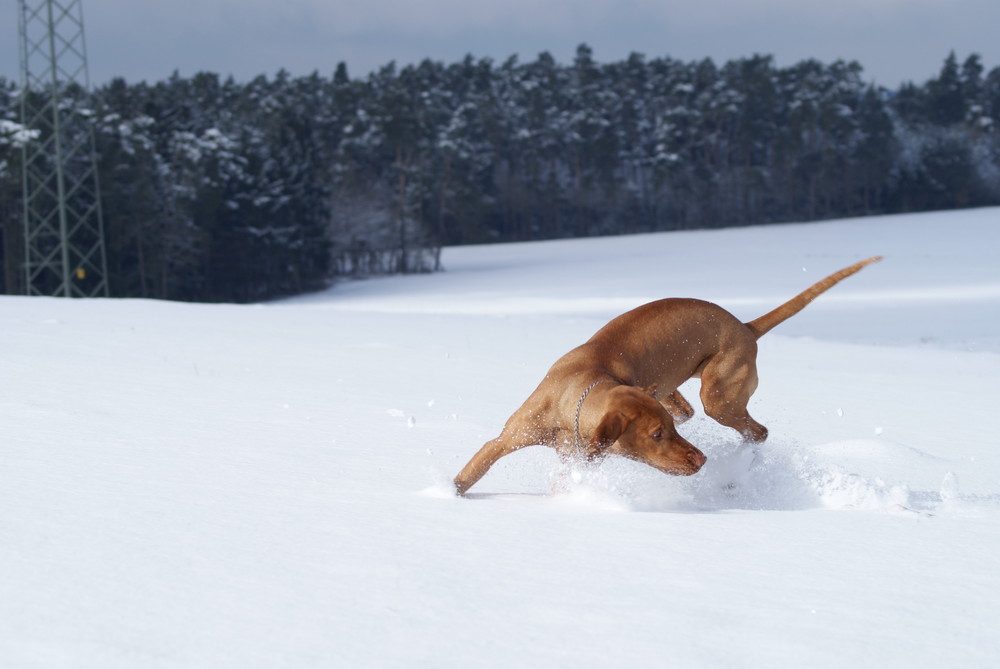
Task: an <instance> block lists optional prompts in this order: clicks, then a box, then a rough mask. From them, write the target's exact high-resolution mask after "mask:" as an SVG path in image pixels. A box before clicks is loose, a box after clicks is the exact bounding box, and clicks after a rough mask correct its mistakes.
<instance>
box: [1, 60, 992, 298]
mask: <svg viewBox="0 0 1000 669" xmlns="http://www.w3.org/2000/svg"><path fill="white" fill-rule="evenodd" d="M72 94H74V95H76V96H78V97H79V98H80V100H79V102H80V106H81V107H82V108H83V109H85V110H86V113H87V115H88V116H89V117H90V118H92V119H93V123H94V127H95V133H96V146H97V152H98V161H99V162H98V165H99V170H98V171H99V178H100V184H101V193H102V203H103V218H104V230H105V240H106V248H107V257H108V274H109V282H110V287H111V294H112V295H113V296H116V297H149V298H159V299H171V300H188V301H214V302H218V301H235V302H250V301H259V300H267V299H272V298H276V297H280V296H285V295H292V294H297V293H301V292H305V291H311V290H316V289H320V288H322V287H324V286H326V285H329V283H330V282H331V281H335V280H337V279H338V278H341V277H361V276H369V275H374V274H381V273H400V272H401V273H406V272H425V271H434V270H438V269H442V268H441V262H440V250H441V247H442V246H445V245H456V244H470V243H492V242H506V241H515V240H518V241H519V240H536V239H549V238H562V237H581V236H592V235H613V234H622V233H632V232H647V231H661V230H678V229H693V228H714V227H728V226H738V225H756V224H765V223H782V222H790V221H812V220H821V219H827V218H835V217H844V216H864V215H870V214H885V213H895V212H912V211H921V210H932V209H949V208H960V207H974V206H983V205H995V204H1000V125H998V124H1000V67H994V68H993V69H991V70H989V71H987V69H986V68H985V66H984V65H983V63H982V62H981V59H980V57H979V56H977V55H975V54H973V55H970V56H968V57H967V58H965V59H964V60H960V59H959V58H958V57H957V56H956V55H955V54H954V53H952V54H949V55H948V56H947V58H945V60H944V63H943V65H942V67H941V69H940V71H939V72H938V73H936V74H934V75H933V76H930V77H929V78H928V80H927V81H926V82H924V83H919V84H918V83H913V82H907V83H903V84H901V85H900V86H899V87H897V88H896V89H891V90H890V89H886V88H882V87H876V86H874V85H873V84H871V83H869V82H867V81H866V80H865V76H864V71H863V68H862V66H861V65H860V64H859V63H857V62H844V61H836V62H833V63H822V62H819V61H816V60H807V61H803V62H800V63H797V64H794V65H792V66H788V67H779V66H777V65H776V64H775V62H774V59H773V58H772V57H770V56H764V55H757V56H753V57H748V58H743V59H738V60H732V61H728V62H726V63H724V64H721V65H717V64H716V63H714V62H713V61H712V60H709V59H706V60H701V61H696V62H681V61H679V60H674V59H671V58H667V57H659V58H646V57H645V56H643V55H641V54H632V55H631V56H629V57H628V58H627V59H625V60H622V61H618V62H610V63H599V62H596V61H595V60H594V59H593V54H592V51H591V49H590V48H588V47H587V46H586V45H581V46H580V47H579V48H578V49H577V52H576V56H575V58H574V59H573V61H572V62H571V63H568V64H560V63H558V62H557V61H556V60H555V59H554V58H553V57H552V56H551V55H550V54H548V53H542V54H540V55H539V56H538V57H537V58H535V59H534V60H533V61H531V62H520V61H519V60H518V59H517V58H516V57H511V58H509V59H508V60H506V61H505V62H503V63H497V62H494V61H493V60H490V59H487V58H478V59H477V58H475V57H473V56H471V55H470V56H467V57H466V58H465V59H463V60H461V61H459V62H454V63H442V62H434V61H430V60H427V61H424V62H421V63H419V64H415V65H407V66H404V67H399V66H397V65H396V64H394V63H390V64H388V65H386V66H384V67H382V68H381V69H379V70H377V71H375V72H373V73H371V74H369V75H366V76H364V77H358V78H352V77H351V76H350V75H349V73H348V70H347V66H346V65H345V64H344V63H340V64H338V65H337V66H336V68H335V70H334V72H333V73H332V74H331V75H329V76H325V75H322V74H320V73H318V72H317V73H314V74H312V75H310V76H305V77H293V76H291V75H289V74H288V73H286V72H279V73H278V74H277V75H275V76H273V77H267V76H260V77H257V78H256V79H254V80H252V81H249V82H245V83H241V82H237V81H234V80H233V79H232V78H228V79H224V78H222V77H220V76H219V75H217V74H212V73H200V74H197V75H194V76H192V77H189V78H187V77H182V76H180V75H178V74H175V75H174V76H173V77H171V78H170V79H168V80H166V81H160V82H156V83H147V82H140V83H128V82H126V81H125V80H123V79H115V80H112V81H111V82H110V83H107V84H105V85H102V86H99V87H96V88H95V89H94V90H93V91H90V92H85V91H82V90H78V91H74V92H73V93H72ZM20 96H21V91H20V90H19V87H18V85H17V84H16V83H15V82H11V81H8V80H5V79H2V78H0V230H2V233H3V234H2V238H0V243H2V254H0V258H2V262H3V271H2V272H0V281H2V283H0V292H4V293H10V294H19V293H23V292H24V286H23V283H24V277H23V271H22V270H21V264H22V263H23V251H24V249H23V245H24V241H23V235H24V231H23V218H22V213H21V212H22V202H21V199H22V192H21V190H22V177H21V173H20V171H21V167H20V154H21V146H22V145H23V143H24V142H30V141H34V140H33V139H32V136H31V133H29V132H25V128H24V127H23V126H21V125H19V123H18V119H19V104H20V103H19V100H20Z"/></svg>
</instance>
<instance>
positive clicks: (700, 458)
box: [691, 451, 708, 469]
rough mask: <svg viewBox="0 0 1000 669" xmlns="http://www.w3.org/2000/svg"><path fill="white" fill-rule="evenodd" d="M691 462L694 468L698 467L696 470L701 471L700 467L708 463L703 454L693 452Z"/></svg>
mask: <svg viewBox="0 0 1000 669" xmlns="http://www.w3.org/2000/svg"><path fill="white" fill-rule="evenodd" d="M691 462H692V463H694V464H695V466H697V467H698V469H701V468H702V466H704V464H705V463H706V462H708V458H706V457H705V454H704V453H702V452H701V451H695V452H694V453H692V454H691Z"/></svg>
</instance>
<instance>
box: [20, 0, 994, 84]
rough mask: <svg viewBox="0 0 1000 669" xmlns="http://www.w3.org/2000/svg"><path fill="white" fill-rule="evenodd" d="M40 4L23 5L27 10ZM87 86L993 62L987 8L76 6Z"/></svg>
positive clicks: (245, 0) (656, 3)
mask: <svg viewBox="0 0 1000 669" xmlns="http://www.w3.org/2000/svg"><path fill="white" fill-rule="evenodd" d="M41 2H42V0H28V3H29V5H30V6H35V5H37V4H39V3H41ZM82 2H83V11H84V21H85V25H86V30H87V49H88V55H89V61H90V81H91V82H92V83H93V84H95V85H100V84H103V83H106V82H108V81H110V80H111V79H112V78H114V77H124V78H125V79H126V80H128V81H130V82H136V81H140V80H146V81H150V82H153V81H159V80H162V79H166V78H168V77H169V76H170V75H171V74H172V73H173V72H174V71H175V70H176V71H179V72H180V74H181V75H183V76H190V75H193V74H195V73H197V72H200V71H209V72H216V73H218V74H221V75H223V76H225V75H233V76H234V77H235V78H236V79H237V80H240V81H247V80H250V79H252V78H254V77H256V76H257V75H260V74H266V75H273V74H274V73H276V72H277V71H278V70H280V69H285V70H287V71H289V72H290V73H292V74H293V75H307V74H310V73H312V72H314V71H318V72H319V73H320V74H324V75H330V74H332V73H333V71H334V70H335V68H336V65H337V63H338V62H340V61H344V62H345V63H346V64H347V67H348V72H349V73H350V74H351V76H364V75H366V74H367V73H368V72H371V71H372V70H375V69H378V68H379V67H381V66H383V65H385V64H387V63H389V62H390V61H396V62H397V63H398V64H400V65H404V64H408V63H416V62H419V61H420V60H423V59H424V58H431V59H433V60H439V61H444V62H455V61H457V60H460V59H462V58H463V57H465V55H467V54H472V55H473V56H475V57H477V58H478V57H489V58H492V59H493V60H495V61H497V62H503V61H504V60H506V59H507V58H508V57H510V56H511V55H517V56H518V57H519V58H520V59H521V60H522V61H530V60H533V59H534V58H535V57H536V56H537V55H538V54H539V53H541V52H542V51H548V52H550V53H551V54H552V55H553V56H554V57H555V58H556V59H557V60H558V61H560V62H563V63H568V62H571V61H572V58H573V55H574V53H575V51H576V47H577V45H579V44H581V43H586V44H588V45H589V46H590V47H591V48H592V49H593V52H594V58H595V59H596V60H597V61H598V62H612V61H618V60H622V59H624V58H626V57H627V56H628V55H629V54H630V53H632V52H638V53H642V54H644V55H646V56H647V57H648V58H653V57H661V56H670V57H672V58H677V59H680V60H684V61H690V60H700V59H702V58H705V57H710V58H712V59H713V60H715V61H716V62H717V63H722V62H725V61H726V60H729V59H733V58H740V57H746V56H751V55H753V54H758V53H760V54H771V55H773V56H774V57H775V60H776V62H777V64H778V65H780V66H787V65H791V64H794V63H796V62H798V61H801V60H804V59H807V58H816V59H819V60H821V61H824V62H831V61H834V60H836V59H844V60H857V61H858V62H860V63H861V64H862V66H863V67H864V75H865V78H866V79H867V80H869V81H874V82H875V83H878V84H880V85H883V86H887V87H890V88H893V87H896V86H898V85H899V84H900V83H901V82H903V81H913V82H916V83H922V82H924V81H926V80H927V79H929V78H930V77H932V76H934V75H936V74H937V72H938V71H939V70H940V68H941V64H942V62H943V61H944V59H945V58H946V57H947V55H948V53H949V52H950V51H952V50H954V51H955V52H956V55H957V56H958V57H959V59H960V60H964V59H965V57H966V56H968V55H969V54H971V53H978V54H979V55H980V56H982V60H983V64H984V65H985V66H986V68H987V70H989V69H992V68H993V67H996V66H1000V39H998V37H997V26H1000V2H998V1H997V0H837V2H830V0H822V1H814V0H754V2H747V1H746V0H697V1H692V0H545V2H538V0H474V1H471V2H470V1H469V0H422V1H419V2H417V1H415V0H365V2H357V0H280V1H279V2H276V1H274V0H171V2H166V3H147V2H135V0H82ZM17 7H18V4H16V3H7V5H6V8H5V10H4V14H3V15H0V26H2V28H0V76H2V77H6V78H8V79H13V80H19V79H20V74H19V62H20V59H19V57H18V46H17V42H18V29H17V23H18V10H17Z"/></svg>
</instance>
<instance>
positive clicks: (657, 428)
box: [590, 386, 707, 476]
mask: <svg viewBox="0 0 1000 669" xmlns="http://www.w3.org/2000/svg"><path fill="white" fill-rule="evenodd" d="M590 445H591V447H592V448H593V449H595V450H596V451H599V452H602V453H608V454H613V455H621V456H624V457H626V458H629V459H631V460H636V461H638V462H642V463H644V464H647V465H649V466H651V467H655V468H656V469H659V470H660V471H661V472H664V473H666V474H674V475H680V476H690V475H691V474H694V473H696V472H697V471H698V470H699V469H701V467H702V465H704V464H705V461H706V460H707V458H706V457H705V455H704V454H703V453H702V452H701V451H699V450H698V449H697V448H695V447H694V446H692V445H691V443H690V442H688V441H687V440H686V439H684V437H682V436H681V435H679V434H677V430H676V428H675V427H674V419H673V418H672V417H671V416H670V414H668V413H667V412H666V410H665V409H664V408H663V406H662V405H661V404H660V403H659V401H657V400H656V399H655V398H654V397H653V396H652V395H651V394H649V393H648V392H646V391H643V390H642V389H640V388H636V387H633V386H618V387H616V388H613V389H612V390H611V392H609V393H608V396H607V403H606V407H605V412H604V415H603V416H602V417H601V421H600V423H599V424H598V426H597V430H595V432H594V436H593V437H592V438H591V444H590Z"/></svg>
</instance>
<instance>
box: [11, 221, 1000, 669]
mask: <svg viewBox="0 0 1000 669" xmlns="http://www.w3.org/2000/svg"><path fill="white" fill-rule="evenodd" d="M998 223H1000V209H995V208H994V209H980V210H969V211H961V212H944V213H933V214H921V215H905V216H894V217H885V218H868V219H858V220H845V221H834V222H828V223H817V224H809V225H781V226H770V227H766V228H746V229H731V230H718V231H702V232H680V233H669V234H654V235H640V236H633V237H615V238H603V239H585V240H573V241H558V242H542V243H533V244H511V245H503V246H482V247H464V248H449V249H446V250H445V252H444V255H443V262H444V265H445V267H446V269H447V271H445V272H443V273H439V274H431V275H421V276H406V277H391V278H381V279H370V280H367V281H359V282H354V283H342V284H339V285H338V286H336V287H334V288H333V289H331V290H330V291H328V292H325V293H322V294H317V295H311V296H306V297H302V298H298V299H293V300H287V301H283V302H276V303H269V304H264V305H251V306H233V305H196V304H176V303H165V302H155V301H143V300H86V301H85V300H61V299H46V298H22V297H3V298H0V344H2V350H3V351H4V353H5V355H4V362H3V378H4V381H5V383H4V384H3V386H2V389H0V415H2V416H3V427H2V428H0V435H2V438H0V454H2V459H0V462H2V485H0V537H2V550H0V574H2V577H0V630H2V632H0V666H4V667H47V668H48V667H100V668H101V669H107V668H109V667H136V666H142V667H212V668H217V667H240V668H244V667H333V666H344V667H347V666H362V667H413V666H438V667H457V666H466V665H469V664H474V666H486V667H509V666H538V667H550V666H573V667H606V666H629V665H634V666H676V667H734V666H745V667H763V666H768V667H771V666H791V667H843V666H878V667H907V668H912V667H932V666H961V667H990V666H997V664H998V663H1000V636H998V635H997V634H996V630H997V629H1000V557H998V556H1000V438H998V436H997V430H996V423H995V416H996V412H997V407H998V406H1000V390H998V388H997V381H998V379H1000V263H998V262H997V261H998V257H997V253H998V252H997V249H1000V225H998ZM875 254H883V255H885V256H886V259H885V260H884V261H883V262H881V263H878V264H876V265H872V266H870V267H868V268H866V269H864V270H863V271H862V272H861V273H859V274H858V275H856V276H853V277H851V278H849V279H847V280H846V281H845V282H843V283H842V284H840V285H838V286H836V287H835V288H834V289H832V290H831V291H830V292H829V293H827V294H825V295H823V296H822V297H821V298H819V299H818V300H817V301H816V302H814V303H813V304H811V305H810V306H809V307H808V308H807V309H806V310H805V311H804V312H802V313H801V314H799V315H798V316H796V317H795V318H793V319H792V320H790V321H788V322H786V323H785V324H783V325H781V326H779V327H778V328H777V329H776V330H775V331H773V332H771V333H769V334H768V335H766V336H765V337H764V338H763V339H762V340H761V351H760V357H759V367H760V374H761V386H760V388H759V390H758V391H757V394H756V395H755V397H754V399H753V401H752V403H751V412H752V413H753V414H754V415H755V417H756V418H758V419H759V420H760V421H761V422H762V423H763V424H765V425H766V426H768V428H769V429H770V434H771V436H770V438H769V440H768V441H767V442H766V443H765V444H764V445H763V446H761V447H760V448H759V449H758V452H757V453H756V454H755V453H754V452H753V451H750V450H747V449H745V448H742V447H741V446H740V444H739V440H738V437H737V436H736V435H735V433H733V432H732V431H731V430H727V429H725V428H722V427H720V426H718V425H716V424H715V423H713V422H712V421H710V420H709V419H707V418H706V417H705V416H704V415H703V414H702V413H701V410H700V406H696V408H697V409H698V410H699V413H698V415H697V416H696V417H695V418H693V419H692V420H691V421H690V422H689V423H687V424H685V425H683V426H681V428H680V431H681V433H682V434H684V435H685V436H686V437H687V438H688V439H689V440H691V441H692V442H693V443H694V444H696V445H697V446H699V447H700V448H702V450H704V451H705V452H706V454H707V455H708V456H709V463H708V464H707V465H706V466H705V468H704V469H703V470H702V471H701V472H700V473H699V474H697V475H695V476H693V477H690V478H671V477H667V476H664V475H662V474H660V473H658V472H656V471H654V470H652V469H650V468H645V467H643V466H641V465H638V464H635V463H632V462H627V461H623V460H609V461H607V462H605V463H604V464H603V465H601V466H599V467H596V468H585V467H577V468H575V469H573V470H571V471H562V470H561V469H560V465H559V463H558V460H557V459H556V458H555V456H554V455H553V454H552V453H551V452H549V451H548V450H547V449H543V448H533V449H526V450H524V451H520V452H518V453H516V454H514V455H511V456H509V457H507V458H504V459H503V460H501V461H500V462H499V463H498V464H497V465H496V466H495V467H494V469H493V470H492V471H491V472H490V473H489V474H487V476H486V477H485V478H484V479H483V480H482V481H480V482H479V483H478V484H477V485H476V486H475V487H474V488H473V489H472V490H471V491H470V494H469V495H468V497H467V498H464V499H463V498H457V497H455V496H454V494H453V492H452V490H451V488H450V483H449V482H450V480H451V477H453V476H454V474H455V473H456V472H457V471H458V470H459V469H460V468H461V466H462V465H464V464H465V462H466V461H467V460H468V458H469V457H470V456H471V455H472V454H473V453H474V452H475V451H476V449H478V448H479V446H480V445H481V444H482V442H483V441H485V440H486V439H489V438H492V437H493V436H495V435H496V434H497V432H498V431H499V429H500V427H501V426H502V424H503V422H504V421H505V420H506V418H507V417H508V415H509V414H510V413H511V412H512V411H513V410H514V409H515V408H517V406H518V405H519V404H520V402H521V401H523V399H524V398H525V397H526V396H527V394H528V393H529V392H530V391H531V390H532V389H533V388H534V386H535V385H536V384H537V382H538V381H539V380H540V379H541V376H542V375H543V374H544V372H545V370H546V369H547V368H548V366H549V365H550V364H551V363H552V362H553V361H554V360H555V359H556V358H557V357H559V356H560V355H562V354H563V353H565V352H566V351H567V350H569V349H570V348H572V347H573V346H576V345H577V344H579V343H581V342H582V341H584V340H585V339H586V338H588V337H589V336H590V335H591V334H592V333H593V332H594V331H595V330H596V329H597V328H598V327H600V326H601V325H602V324H603V323H604V322H606V321H607V319H609V318H611V317H613V316H614V315H617V314H618V313H620V312H622V311H624V310H626V309H628V308H631V307H633V306H636V305H638V304H641V303H642V302H645V301H648V300H651V299H656V298H659V297H666V296H691V297H700V298H705V299H710V300H714V301H717V302H719V303H720V304H722V305H723V306H725V307H726V308H728V309H730V310H732V311H733V312H734V313H735V314H737V315H738V316H740V317H741V318H744V319H745V320H749V319H751V318H754V317H756V316H758V315H760V314H761V313H764V312H765V311H766V310H769V309H771V308H772V307H774V306H776V305H777V304H779V303H781V302H783V301H784V300H786V299H788V298H789V297H791V296H792V295H794V294H795V293H797V292H799V291H800V290H802V289H804V288H805V287H807V286H808V285H810V284H811V283H813V282H814V281H816V280H818V279H819V278H822V277H823V276H826V275H827V274H829V273H831V272H833V271H835V270H837V269H840V268H841V267H844V266H846V265H848V264H851V263H853V262H855V261H857V260H860V259H862V258H865V257H868V256H871V255H875ZM695 383H696V382H695ZM686 388H687V393H686V394H687V395H688V396H689V397H691V398H692V399H694V398H695V397H696V396H697V386H696V385H689V386H687V387H686ZM696 405H697V403H696ZM557 480H558V481H559V484H560V487H561V488H562V489H563V490H564V492H561V493H559V494H550V490H551V489H552V488H553V484H554V483H555V482H556V481H557Z"/></svg>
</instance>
